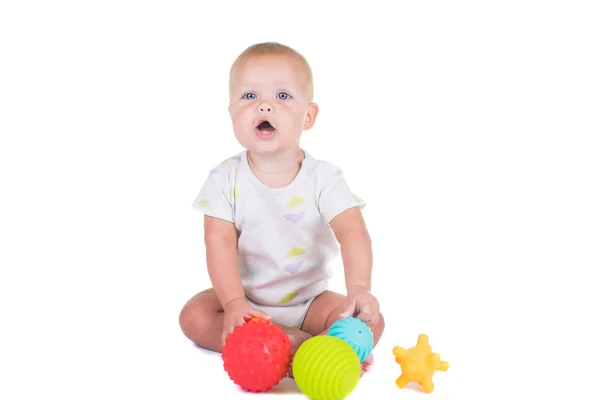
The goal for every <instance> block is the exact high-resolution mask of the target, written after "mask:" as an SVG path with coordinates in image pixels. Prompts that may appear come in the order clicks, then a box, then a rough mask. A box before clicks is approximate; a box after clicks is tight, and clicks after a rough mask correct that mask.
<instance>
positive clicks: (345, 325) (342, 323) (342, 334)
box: [328, 317, 373, 362]
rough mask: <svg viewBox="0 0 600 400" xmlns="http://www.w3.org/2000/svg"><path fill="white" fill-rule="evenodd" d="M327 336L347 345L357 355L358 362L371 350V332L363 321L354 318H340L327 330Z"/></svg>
mask: <svg viewBox="0 0 600 400" xmlns="http://www.w3.org/2000/svg"><path fill="white" fill-rule="evenodd" d="M328 334H329V336H335V337H337V338H339V339H342V340H343V341H345V342H346V343H348V344H349V345H350V346H351V347H352V348H353V349H354V351H355V352H356V354H357V355H358V358H359V359H360V362H363V361H364V360H365V358H367V357H368V356H369V354H371V351H372V350H373V332H371V328H370V327H369V325H367V324H366V323H365V322H364V321H362V320H360V319H358V318H354V317H348V318H342V319H339V320H337V321H335V322H334V323H333V325H331V326H330V327H329V330H328Z"/></svg>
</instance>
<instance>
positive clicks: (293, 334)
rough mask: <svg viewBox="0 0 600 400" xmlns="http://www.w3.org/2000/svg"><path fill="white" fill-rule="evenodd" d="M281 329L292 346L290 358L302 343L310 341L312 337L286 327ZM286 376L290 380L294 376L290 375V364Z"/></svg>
mask: <svg viewBox="0 0 600 400" xmlns="http://www.w3.org/2000/svg"><path fill="white" fill-rule="evenodd" d="M282 329H283V332H285V334H286V335H288V337H289V338H290V342H291V344H292V358H293V357H294V355H295V354H296V351H297V350H298V348H299V347H300V345H302V343H304V342H306V341H307V340H308V339H310V338H311V337H312V336H311V335H310V334H308V333H306V332H303V331H301V330H299V329H294V328H288V327H282ZM288 376H289V377H290V378H293V377H294V374H293V373H292V365H291V363H290V370H289V371H288Z"/></svg>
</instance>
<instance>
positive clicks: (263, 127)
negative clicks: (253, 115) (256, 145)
mask: <svg viewBox="0 0 600 400" xmlns="http://www.w3.org/2000/svg"><path fill="white" fill-rule="evenodd" d="M256 129H258V131H259V132H264V133H271V132H273V131H275V128H274V127H273V125H271V123H270V122H269V121H263V122H261V123H260V124H258V126H257V127H256Z"/></svg>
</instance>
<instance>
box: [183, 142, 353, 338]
mask: <svg viewBox="0 0 600 400" xmlns="http://www.w3.org/2000/svg"><path fill="white" fill-rule="evenodd" d="M246 157H247V153H246V151H242V152H241V153H239V154H237V155H236V156H234V157H231V158H229V159H227V160H225V161H223V162H222V163H221V164H220V165H218V166H217V167H215V168H214V169H212V170H211V171H210V173H209V174H208V177H207V178H206V181H205V182H204V184H203V186H202V189H201V190H200V193H199V194H198V195H197V196H196V199H195V200H194V203H193V207H195V208H197V209H198V210H200V211H202V212H203V213H205V214H206V215H210V216H213V217H216V218H220V219H224V220H226V221H230V222H232V223H234V224H235V227H236V229H237V233H238V264H239V268H240V276H241V279H242V285H243V287H244V290H245V294H246V298H247V300H248V302H249V303H250V304H251V305H252V306H253V307H255V308H257V309H260V310H262V311H264V312H266V313H267V314H269V315H270V316H271V317H272V320H273V322H275V323H278V324H281V325H285V326H289V327H295V328H300V327H301V325H302V323H303V321H304V318H305V316H306V313H307V311H308V308H309V306H310V304H311V302H312V301H313V299H314V298H315V297H316V296H318V295H319V294H321V293H322V292H323V291H325V290H326V289H327V281H328V280H329V278H330V277H331V269H330V261H331V260H333V259H334V258H335V257H336V256H337V255H338V252H339V246H338V242H337V240H336V238H335V235H334V233H333V231H332V230H331V228H330V226H329V223H330V221H331V220H332V219H333V218H334V217H335V216H336V215H338V214H339V213H341V212H342V211H344V210H347V209H349V208H351V207H356V206H358V207H360V208H361V209H362V208H363V207H364V206H365V203H364V202H363V200H361V199H360V198H359V197H357V196H356V195H355V194H354V193H353V192H352V191H351V190H350V188H349V187H348V184H347V183H346V181H345V180H344V177H343V174H342V171H341V170H340V169H339V168H338V167H336V166H335V165H333V164H331V163H329V162H326V161H322V160H317V159H315V158H313V157H312V156H310V154H308V153H307V152H305V159H304V160H303V161H302V167H301V169H300V172H299V173H298V175H297V176H296V178H295V179H294V181H293V182H292V183H290V184H289V185H287V186H286V187H283V188H269V187H268V186H266V185H265V184H263V183H262V182H261V181H260V180H259V179H258V178H257V177H256V176H255V175H254V173H253V172H252V171H251V170H250V167H249V165H248V160H247V158H246Z"/></svg>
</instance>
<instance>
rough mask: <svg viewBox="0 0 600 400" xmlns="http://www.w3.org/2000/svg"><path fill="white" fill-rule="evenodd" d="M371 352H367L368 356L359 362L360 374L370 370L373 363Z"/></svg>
mask: <svg viewBox="0 0 600 400" xmlns="http://www.w3.org/2000/svg"><path fill="white" fill-rule="evenodd" d="M373 363H374V361H373V354H369V357H367V358H365V360H364V361H363V362H362V363H361V364H360V367H361V371H360V376H363V375H364V374H366V373H367V372H369V371H370V370H371V366H372V365H373Z"/></svg>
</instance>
